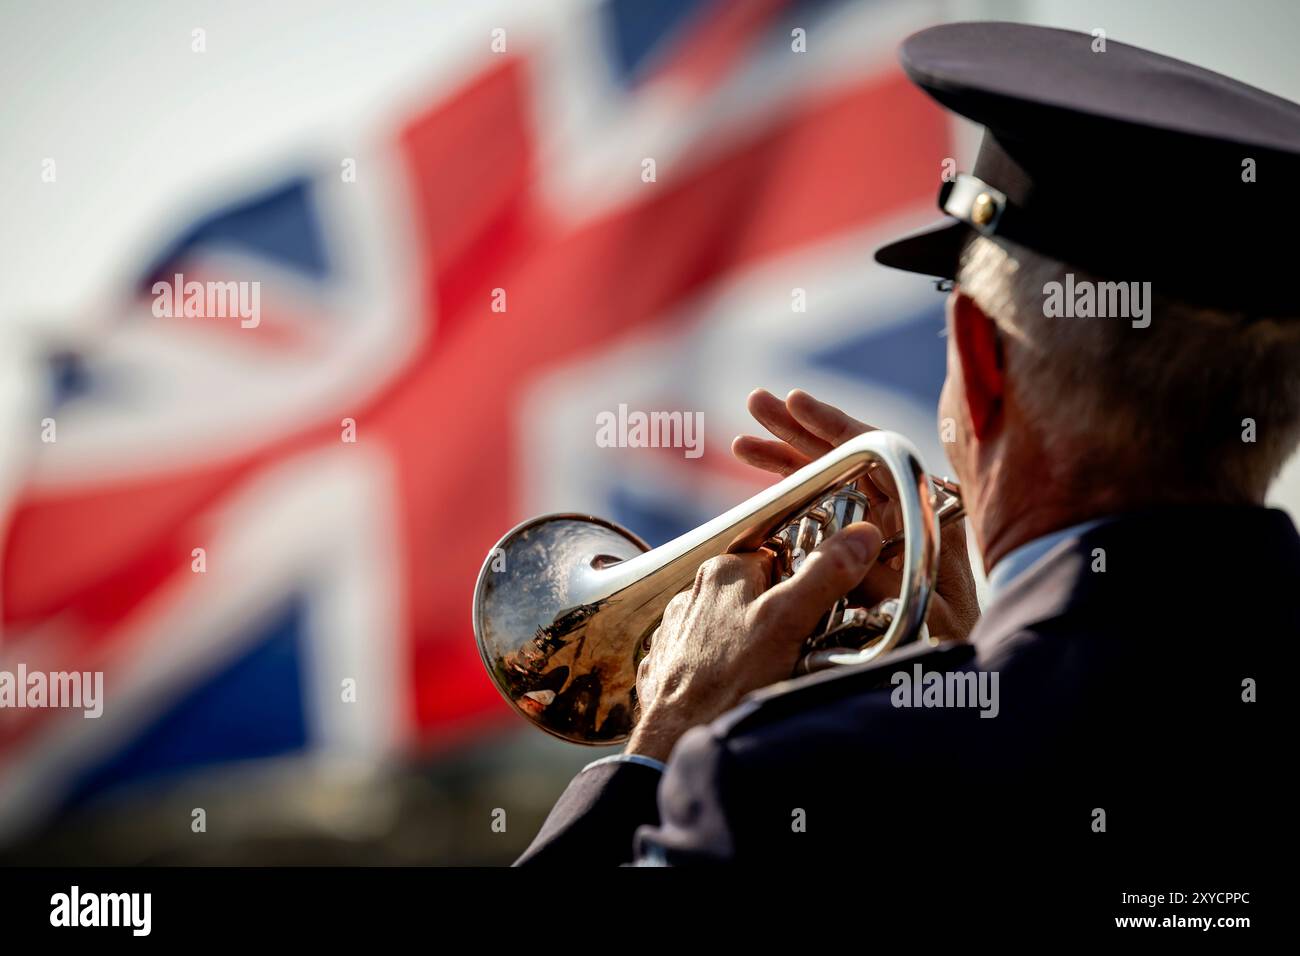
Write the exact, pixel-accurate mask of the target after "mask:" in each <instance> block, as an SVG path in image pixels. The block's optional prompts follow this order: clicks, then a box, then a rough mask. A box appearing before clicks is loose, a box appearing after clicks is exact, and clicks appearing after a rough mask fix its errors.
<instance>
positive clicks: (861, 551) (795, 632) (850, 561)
mask: <svg viewBox="0 0 1300 956" xmlns="http://www.w3.org/2000/svg"><path fill="white" fill-rule="evenodd" d="M879 553H880V529H878V528H877V527H876V526H875V525H872V524H867V523H865V522H861V523H859V524H851V525H849V526H848V527H847V528H845V529H844V530H843V531H840V532H839V533H838V534H833V535H831V536H830V537H829V538H827V539H826V540H825V541H823V542H822V543H821V545H820V546H819V547H818V548H817V550H816V551H814V552H813V553H812V554H810V555H808V558H807V560H805V561H804V563H803V566H802V567H801V568H800V569H799V571H798V572H797V573H796V574H795V575H794V576H793V577H790V578H787V579H786V580H785V581H782V582H781V583H780V584H778V585H777V586H776V587H774V588H772V589H771V590H770V591H768V592H767V593H766V594H765V595H763V597H762V598H760V599H759V601H758V602H756V604H757V605H758V606H759V608H760V613H762V614H763V615H764V616H767V617H768V618H769V621H770V623H771V624H772V627H773V632H774V633H776V634H778V635H780V636H781V637H782V638H784V639H788V640H790V641H792V642H795V641H802V640H803V639H804V638H806V637H807V636H808V634H809V633H810V632H811V631H812V629H813V627H814V626H815V625H816V624H817V621H818V620H819V619H820V618H821V616H822V615H823V614H825V613H826V611H827V610H828V609H829V608H830V607H831V605H832V604H834V603H835V602H836V601H838V600H839V599H840V598H842V597H843V596H844V595H845V594H847V593H849V591H851V590H853V588H854V587H855V586H856V585H857V584H858V582H859V581H861V580H862V579H863V577H864V576H865V575H866V573H867V571H868V570H870V568H871V566H872V562H874V561H875V559H876V555H878V554H879Z"/></svg>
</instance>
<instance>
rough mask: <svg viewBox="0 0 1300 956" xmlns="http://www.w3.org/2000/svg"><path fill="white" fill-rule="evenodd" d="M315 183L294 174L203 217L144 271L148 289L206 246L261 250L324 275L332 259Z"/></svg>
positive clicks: (308, 272)
mask: <svg viewBox="0 0 1300 956" xmlns="http://www.w3.org/2000/svg"><path fill="white" fill-rule="evenodd" d="M313 188H314V187H313V185H312V181H311V180H310V179H308V178H305V177H303V178H299V179H293V180H290V181H289V182H287V183H285V184H284V185H282V186H280V187H278V188H276V189H273V190H271V191H269V192H265V193H262V194H260V195H258V196H255V197H253V198H252V199H251V200H249V201H248V202H244V203H241V204H240V205H238V206H233V207H230V208H227V209H223V210H221V211H220V212H217V213H213V214H212V215H210V216H208V217H207V218H205V219H202V220H200V221H199V222H198V223H197V224H195V225H194V226H193V227H191V228H190V229H189V230H188V231H187V232H185V233H184V234H183V235H182V236H181V237H180V238H179V239H177V240H176V241H175V242H173V243H172V244H171V246H170V247H168V249H167V251H166V252H165V253H164V254H163V255H162V256H160V257H159V258H158V259H157V260H155V262H154V265H153V267H152V268H151V269H149V270H148V271H147V272H146V273H145V276H146V280H145V289H144V290H145V291H148V289H149V288H150V287H151V286H152V285H153V283H154V282H155V281H156V280H159V279H161V280H165V281H169V280H170V279H171V277H172V272H173V271H174V266H175V265H177V264H179V263H180V262H181V261H183V260H184V259H185V258H186V256H187V255H188V254H189V253H191V252H192V251H194V250H196V249H198V248H200V247H205V246H207V247H213V246H215V247H219V248H226V249H233V250H237V251H240V252H244V253H247V254H249V255H259V256H263V257H265V258H267V259H270V260H271V261H272V262H275V263H276V264H277V265H280V266H282V267H285V268H289V269H294V270H296V271H298V272H301V273H304V274H305V275H307V276H308V277H310V278H313V279H323V278H325V276H327V275H328V274H329V259H328V257H327V255H326V251H325V240H324V236H323V234H322V232H321V224H320V217H319V214H318V213H317V211H316V205H315V198H314V197H313V195H312V190H313ZM234 278H239V277H234Z"/></svg>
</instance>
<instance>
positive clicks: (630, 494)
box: [610, 487, 713, 548]
mask: <svg viewBox="0 0 1300 956" xmlns="http://www.w3.org/2000/svg"><path fill="white" fill-rule="evenodd" d="M610 517H611V518H612V519H613V520H614V521H616V522H618V523H619V524H621V525H623V527H625V528H627V529H629V530H630V531H634V532H635V533H637V534H639V535H640V536H641V537H642V538H644V539H645V541H646V543H647V544H649V545H650V546H651V547H652V548H657V547H658V546H659V545H661V544H663V543H665V542H667V541H671V540H672V539H673V538H676V537H677V536H678V535H681V534H685V533H686V532H687V531H690V530H691V529H692V528H694V527H697V526H698V525H701V524H703V523H704V522H705V521H706V520H708V519H709V518H712V517H713V515H710V514H704V513H703V512H699V511H697V510H696V509H692V508H691V507H690V506H689V505H686V504H684V503H683V502H681V501H673V502H667V501H664V500H662V499H659V498H653V497H651V496H649V495H638V494H637V493H636V492H634V491H630V490H628V489H627V488H623V487H616V488H614V489H613V490H612V491H611V493H610Z"/></svg>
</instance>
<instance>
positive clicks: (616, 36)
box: [602, 0, 711, 83]
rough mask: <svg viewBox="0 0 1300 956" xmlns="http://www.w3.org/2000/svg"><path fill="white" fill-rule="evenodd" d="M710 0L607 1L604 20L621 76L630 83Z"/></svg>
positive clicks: (615, 63) (612, 52)
mask: <svg viewBox="0 0 1300 956" xmlns="http://www.w3.org/2000/svg"><path fill="white" fill-rule="evenodd" d="M710 2H711V0H656V2H654V3H646V0H607V2H606V3H605V6H604V10H603V13H604V16H603V18H602V19H603V22H604V24H605V30H606V33H607V34H608V36H609V44H610V48H611V59H612V60H613V63H614V68H615V70H616V71H617V72H618V75H619V78H620V79H622V80H623V81H624V82H626V83H631V82H633V81H634V80H635V79H636V78H637V74H638V72H639V71H640V68H641V65H642V63H643V62H644V61H645V60H646V59H647V58H648V57H649V56H650V55H651V54H652V53H654V52H655V51H656V50H657V49H658V48H659V47H660V45H661V44H662V43H663V42H664V41H665V40H667V39H668V38H669V37H671V36H672V35H673V34H674V33H676V32H677V31H678V30H679V29H680V28H681V27H682V25H683V24H685V23H686V22H687V21H688V20H690V18H691V15H692V14H694V13H695V12H696V11H697V10H699V9H701V8H702V7H705V6H708V5H709V3H710Z"/></svg>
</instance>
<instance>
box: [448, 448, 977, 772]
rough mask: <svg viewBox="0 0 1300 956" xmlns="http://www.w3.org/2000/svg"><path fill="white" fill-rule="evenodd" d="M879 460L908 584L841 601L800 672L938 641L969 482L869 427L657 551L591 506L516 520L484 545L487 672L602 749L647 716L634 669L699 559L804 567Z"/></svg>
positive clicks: (553, 724)
mask: <svg viewBox="0 0 1300 956" xmlns="http://www.w3.org/2000/svg"><path fill="white" fill-rule="evenodd" d="M879 467H883V468H884V469H885V471H886V472H887V474H888V476H889V478H890V479H892V482H893V485H894V489H895V490H896V494H897V501H898V505H899V508H900V511H901V514H902V519H903V520H902V526H903V527H902V530H901V531H899V532H898V533H897V534H895V535H892V536H890V537H889V538H887V539H886V540H885V541H884V542H883V544H882V547H881V555H880V560H887V559H890V558H892V557H895V556H897V555H898V554H899V553H900V552H901V553H902V568H901V572H902V575H901V576H902V585H901V589H900V593H899V595H898V597H897V598H892V599H888V600H886V601H883V602H881V603H880V604H878V605H877V606H876V607H874V608H870V609H865V608H851V607H849V606H848V605H847V600H846V599H841V600H840V601H839V602H838V603H837V604H836V605H835V607H833V608H832V609H831V610H830V611H829V612H828V613H827V614H826V615H825V616H824V617H823V619H822V621H821V622H820V623H819V624H818V626H817V627H816V628H815V629H814V633H813V634H811V635H809V636H808V638H807V639H806V641H805V644H804V652H803V654H802V656H801V658H800V661H799V666H798V668H797V673H808V672H811V671H816V670H820V669H822V668H826V667H832V666H843V665H853V664H861V663H866V662H868V661H871V660H873V659H875V658H876V657H878V656H880V655H881V654H884V653H886V652H888V651H890V650H892V649H893V648H895V647H897V646H899V645H902V644H905V643H908V642H911V641H916V640H928V639H929V638H928V635H927V634H926V631H925V611H926V607H927V606H928V604H929V600H930V594H931V591H932V590H933V587H934V580H935V576H936V574H937V572H938V561H939V530H940V526H941V525H942V524H944V523H947V522H948V521H951V520H954V519H956V518H958V517H960V516H961V514H962V505H961V495H960V489H959V488H958V487H957V485H956V484H954V483H953V482H951V481H948V480H947V479H944V478H936V477H934V476H932V475H929V474H927V473H926V472H925V470H924V469H923V468H922V466H921V462H920V458H919V456H918V454H917V452H916V449H915V448H914V447H913V446H912V444H911V443H910V442H909V441H908V440H907V439H905V438H904V437H902V436H901V435H898V434H896V433H893V432H887V431H873V432H867V433H865V434H862V435H858V436H857V437H855V438H853V439H850V440H849V441H847V442H845V443H844V444H842V445H840V446H839V447H837V448H835V449H832V450H831V451H830V452H828V453H827V454H825V455H823V456H822V457H821V458H818V459H817V460H816V461H813V462H811V463H809V464H808V465H806V466H804V467H803V468H801V469H799V470H798V471H796V472H794V473H793V474H791V475H789V476H787V477H786V478H784V479H782V480H781V481H779V482H778V483H776V484H775V485H773V486H771V487H770V488H767V489H765V490H764V491H761V492H759V493H758V494H757V495H755V496H754V497H752V498H750V499H749V500H748V501H746V502H744V503H742V504H739V505H737V506H736V507H734V508H732V509H731V510H730V511H727V512H725V513H724V514H722V515H719V516H718V517H716V518H714V519H713V520H712V521H709V522H707V523H706V524H704V525H701V526H700V527H698V528H696V529H695V530H693V531H689V532H687V533H686V534H684V535H682V536H681V537H679V538H676V539H675V540H673V541H670V542H668V543H667V544H664V545H661V546H660V547H658V548H654V549H653V550H652V549H651V548H650V547H649V546H648V545H647V544H646V543H645V542H644V541H642V540H641V539H640V538H639V537H638V536H637V535H635V534H633V533H632V532H631V531H628V530H627V529H626V528H622V527H620V526H619V525H617V524H615V523H614V522H612V521H606V520H604V519H602V518H597V517H593V516H591V515H583V514H551V515H544V516H542V517H539V518H534V519H532V520H531V521H525V522H524V523H523V524H520V525H518V526H517V527H515V528H514V529H513V530H511V531H510V532H508V533H507V534H506V535H505V537H503V538H502V539H501V540H500V541H499V542H498V543H497V544H496V546H495V547H494V548H493V549H492V550H491V551H490V552H488V556H487V559H486V560H485V561H484V562H483V568H482V570H481V571H480V572H479V576H478V582H477V584H476V585H475V588H474V609H473V610H474V637H475V641H476V642H477V644H478V649H479V653H480V655H481V656H482V658H483V664H484V666H485V667H486V668H487V670H488V674H489V675H490V677H491V678H492V681H493V682H494V683H495V684H496V686H497V689H498V690H499V691H500V692H501V694H502V696H503V697H505V699H506V700H507V701H508V702H509V703H510V705H511V706H512V707H513V708H514V709H515V710H516V711H518V712H519V713H520V714H521V715H522V716H524V717H525V718H526V719H528V720H529V721H531V722H532V723H534V724H536V725H537V726H538V727H540V728H542V729H543V730H545V731H546V732H547V733H550V734H553V735H554V736H556V737H560V738H562V739H564V740H568V741H571V742H573V743H579V744H589V745H594V746H605V745H610V744H617V743H620V742H621V741H624V740H626V739H627V737H628V735H629V734H630V733H631V730H632V726H633V724H634V723H635V720H636V715H637V708H636V675H637V667H638V665H639V664H640V662H641V659H642V658H643V657H644V656H645V654H646V653H647V652H648V651H649V648H650V639H651V637H652V636H653V634H654V632H655V630H656V628H657V627H658V626H659V622H660V620H661V618H662V617H663V614H664V609H665V608H666V607H667V606H668V602H669V601H671V600H672V598H673V597H674V595H676V594H678V593H679V592H680V591H682V590H683V589H685V588H687V587H689V586H690V585H691V583H692V582H693V581H694V579H695V576H696V573H697V571H698V569H699V567H700V565H702V564H703V563H704V562H705V561H707V560H709V559H710V558H713V557H716V556H718V555H721V554H727V553H738V552H748V551H756V550H758V549H760V548H767V549H768V550H770V551H772V552H773V554H774V555H775V560H774V562H773V566H774V572H773V573H774V576H775V577H777V578H783V577H787V576H789V575H791V574H793V573H795V572H796V571H797V570H798V568H799V565H800V564H801V563H802V560H803V558H804V556H805V555H807V554H808V553H809V552H810V551H812V550H813V549H814V548H815V547H816V546H817V545H818V544H819V543H820V542H821V541H822V540H823V539H824V538H825V537H827V536H829V535H831V534H834V533H835V532H836V531H838V530H839V529H840V528H842V527H845V526H846V525H849V524H851V523H853V522H856V521H861V520H866V519H869V517H870V510H871V508H870V501H869V499H868V498H867V497H866V496H865V495H863V494H862V493H861V492H860V491H858V490H857V487H856V484H857V481H858V479H860V478H862V477H863V476H865V475H866V474H867V473H868V471H869V470H872V469H875V468H879Z"/></svg>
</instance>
